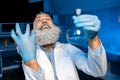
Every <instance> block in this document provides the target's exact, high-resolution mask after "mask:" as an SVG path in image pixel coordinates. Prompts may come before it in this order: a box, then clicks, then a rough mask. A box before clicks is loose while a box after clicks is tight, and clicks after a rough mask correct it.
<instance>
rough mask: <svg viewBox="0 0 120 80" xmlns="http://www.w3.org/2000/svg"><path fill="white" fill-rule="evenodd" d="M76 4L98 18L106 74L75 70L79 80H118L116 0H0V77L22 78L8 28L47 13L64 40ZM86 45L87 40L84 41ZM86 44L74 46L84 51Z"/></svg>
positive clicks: (119, 9) (119, 12)
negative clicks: (97, 75) (101, 75)
mask: <svg viewBox="0 0 120 80" xmlns="http://www.w3.org/2000/svg"><path fill="white" fill-rule="evenodd" d="M76 8H81V10H82V13H81V14H93V15H97V16H98V18H99V19H100V20H101V29H100V32H99V34H98V35H99V37H100V38H101V41H102V42H103V45H104V46H105V49H106V52H107V61H108V70H107V74H106V75H105V76H103V77H100V78H95V77H93V76H89V75H87V74H85V73H83V72H82V71H79V70H78V73H79V75H80V76H79V77H80V78H81V80H120V37H119V35H120V0H2V1H0V80H25V78H24V73H23V70H22V67H21V57H20V56H19V55H18V54H17V51H16V44H15V42H14V41H13V40H12V39H11V37H10V31H11V29H15V23H16V22H19V23H20V25H21V30H22V31H23V32H24V31H25V25H26V24H27V23H29V24H30V25H31V29H32V22H33V20H34V18H35V16H36V14H37V13H40V12H45V13H47V14H49V15H50V16H51V17H52V19H53V21H54V23H55V24H56V25H58V26H59V27H60V29H61V30H62V33H61V35H60V39H59V41H60V42H63V43H68V42H67V40H66V35H65V34H66V30H67V29H68V28H70V27H71V25H72V18H71V17H72V15H74V14H75V10H76ZM86 45H87V44H86ZM86 45H83V46H81V45H80V46H77V47H80V48H82V49H83V50H84V51H87V47H86Z"/></svg>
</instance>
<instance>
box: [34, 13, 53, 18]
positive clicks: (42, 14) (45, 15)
mask: <svg viewBox="0 0 120 80" xmlns="http://www.w3.org/2000/svg"><path fill="white" fill-rule="evenodd" d="M45 17H49V18H51V17H50V16H49V15H48V14H44V13H40V14H37V15H36V18H45Z"/></svg>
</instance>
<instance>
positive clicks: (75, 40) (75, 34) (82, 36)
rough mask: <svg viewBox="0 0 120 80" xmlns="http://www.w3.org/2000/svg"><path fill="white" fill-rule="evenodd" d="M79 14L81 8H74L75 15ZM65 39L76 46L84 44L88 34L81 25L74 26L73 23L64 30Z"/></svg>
mask: <svg viewBox="0 0 120 80" xmlns="http://www.w3.org/2000/svg"><path fill="white" fill-rule="evenodd" d="M80 14H81V9H76V15H77V16H78V15H80ZM66 38H67V41H68V42H69V43H71V44H74V45H78V46H85V45H86V44H87V40H88V34H87V32H86V31H85V30H84V29H83V27H76V26H75V25H74V23H73V24H72V26H71V27H70V28H69V29H68V30H67V31H66Z"/></svg>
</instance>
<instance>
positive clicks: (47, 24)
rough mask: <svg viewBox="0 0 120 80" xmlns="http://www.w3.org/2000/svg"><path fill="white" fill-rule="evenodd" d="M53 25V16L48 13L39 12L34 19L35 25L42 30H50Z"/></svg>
mask: <svg viewBox="0 0 120 80" xmlns="http://www.w3.org/2000/svg"><path fill="white" fill-rule="evenodd" d="M53 25H54V24H53V22H52V19H51V17H50V16H49V15H47V14H43V13H42V14H38V15H37V16H36V18H35V20H34V27H35V28H37V29H40V30H48V29H50V28H51V27H52V26H53Z"/></svg>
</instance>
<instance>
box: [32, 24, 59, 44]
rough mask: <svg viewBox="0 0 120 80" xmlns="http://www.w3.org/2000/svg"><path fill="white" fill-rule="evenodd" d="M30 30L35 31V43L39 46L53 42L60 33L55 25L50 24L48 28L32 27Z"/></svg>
mask: <svg viewBox="0 0 120 80" xmlns="http://www.w3.org/2000/svg"><path fill="white" fill-rule="evenodd" d="M32 32H36V43H37V44H38V45H40V46H43V45H48V44H54V43H55V42H56V41H57V40H58V38H59V35H60V29H59V28H58V27H57V26H52V27H51V28H50V29H49V30H39V29H33V30H32Z"/></svg>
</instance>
